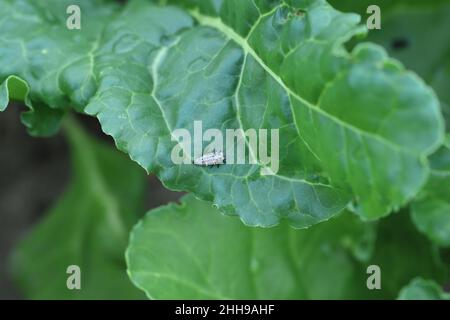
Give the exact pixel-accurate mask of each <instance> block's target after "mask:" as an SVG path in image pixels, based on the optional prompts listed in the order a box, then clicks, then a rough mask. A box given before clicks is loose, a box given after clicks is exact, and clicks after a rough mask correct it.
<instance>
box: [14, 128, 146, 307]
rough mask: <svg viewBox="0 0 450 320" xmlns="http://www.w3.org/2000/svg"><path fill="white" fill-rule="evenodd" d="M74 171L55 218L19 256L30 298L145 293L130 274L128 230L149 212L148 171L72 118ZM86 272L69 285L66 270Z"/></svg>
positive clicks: (17, 265)
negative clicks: (127, 266) (72, 287)
mask: <svg viewBox="0 0 450 320" xmlns="http://www.w3.org/2000/svg"><path fill="white" fill-rule="evenodd" d="M67 129H68V130H67V133H68V138H69V142H70V145H71V148H72V162H73V164H72V166H73V177H72V181H71V183H70V185H69V187H68V189H67V190H66V191H65V192H64V194H63V196H62V198H61V199H60V200H59V201H58V203H57V204H56V205H55V206H54V207H53V208H52V209H50V210H49V212H48V214H47V216H46V217H45V218H44V220H43V221H41V222H40V223H39V224H38V225H37V227H36V228H35V229H34V230H33V231H32V232H31V233H30V234H29V235H27V237H26V238H25V239H24V240H23V241H22V242H21V243H20V244H19V246H18V247H17V248H16V250H15V251H14V254H13V255H12V259H11V263H12V270H13V272H14V276H15V278H16V280H17V283H18V285H19V287H20V289H21V290H22V292H23V294H24V295H25V297H26V298H28V299H140V298H143V295H142V294H141V293H140V292H139V290H137V289H136V288H135V287H134V286H133V285H132V283H131V282H130V280H129V279H128V277H127V276H126V272H125V261H124V255H123V252H124V250H125V247H126V243H127V238H128V232H129V229H130V228H131V226H132V225H133V223H135V222H136V220H137V217H138V214H139V213H140V212H142V211H141V210H142V209H141V205H140V204H141V203H142V200H143V194H144V186H145V174H143V172H141V169H140V168H139V167H138V166H137V165H135V164H133V163H132V162H130V161H129V159H127V158H126V157H124V156H123V155H122V154H120V152H118V151H115V150H113V149H110V148H109V147H106V146H105V145H103V144H100V143H98V142H93V140H92V139H91V138H89V137H87V136H86V135H85V133H83V132H82V131H81V130H80V128H78V127H77V126H75V125H74V124H73V123H68V125H67ZM71 265H77V266H79V267H80V270H81V278H80V280H81V281H80V283H81V290H69V289H68V287H67V284H66V283H67V279H68V278H69V276H70V274H67V273H66V270H67V268H68V267H69V266H71Z"/></svg>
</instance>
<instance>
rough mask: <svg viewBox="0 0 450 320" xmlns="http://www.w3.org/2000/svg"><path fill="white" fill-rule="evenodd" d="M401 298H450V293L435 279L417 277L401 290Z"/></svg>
mask: <svg viewBox="0 0 450 320" xmlns="http://www.w3.org/2000/svg"><path fill="white" fill-rule="evenodd" d="M398 298H399V299H400V300H450V294H448V293H445V292H444V291H443V290H442V288H441V287H440V286H439V285H438V284H437V283H436V282H434V281H430V280H425V279H421V278H417V279H414V280H412V281H411V283H410V284H408V285H407V286H406V287H404V288H403V289H402V291H400V295H399V297H398Z"/></svg>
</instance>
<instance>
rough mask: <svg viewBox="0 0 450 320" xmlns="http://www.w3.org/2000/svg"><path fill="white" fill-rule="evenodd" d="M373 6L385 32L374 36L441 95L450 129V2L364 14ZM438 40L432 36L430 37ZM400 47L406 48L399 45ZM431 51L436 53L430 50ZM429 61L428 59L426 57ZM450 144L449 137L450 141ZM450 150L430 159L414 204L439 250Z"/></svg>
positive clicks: (448, 214)
mask: <svg viewBox="0 0 450 320" xmlns="http://www.w3.org/2000/svg"><path fill="white" fill-rule="evenodd" d="M333 3H334V4H336V5H337V6H338V7H340V8H342V9H347V10H350V8H353V9H355V6H354V4H353V1H350V0H349V1H333ZM369 4H377V5H379V6H380V8H381V12H382V17H383V25H382V30H373V31H371V32H370V34H369V39H370V40H371V41H374V42H377V43H379V44H381V45H383V46H384V47H385V48H386V49H387V50H388V51H389V54H390V55H392V56H394V57H396V58H398V59H400V60H401V61H402V62H404V63H405V64H406V65H407V66H408V67H409V68H411V69H412V70H414V71H416V72H417V73H418V74H419V75H420V76H421V77H422V78H423V79H425V80H426V81H427V82H428V83H429V84H430V85H432V87H433V88H434V89H435V90H436V93H437V94H438V97H439V99H440V101H441V105H442V108H443V111H444V116H445V119H446V122H447V130H448V128H449V125H450V114H449V106H450V96H449V92H450V91H449V90H448V89H449V88H450V51H449V50H450V39H449V37H448V34H447V30H448V29H449V28H450V20H449V19H448V16H449V14H450V4H449V2H448V1H414V2H412V1H395V2H392V1H384V0H378V1H376V2H370V1H360V5H361V8H360V11H359V12H360V13H361V14H365V8H367V6H368V5H369ZM431 33H432V34H433V36H430V34H431ZM400 44H401V45H400ZM430 48H432V50H430ZM425 56H426V59H424V57H425ZM447 141H448V138H447ZM449 163H450V151H449V143H448V142H447V144H446V145H445V146H443V147H442V148H440V149H439V150H438V151H437V152H436V153H435V154H433V155H432V157H431V167H432V174H431V176H430V178H429V181H428V183H427V186H426V187H425V190H424V191H423V192H422V193H421V194H420V196H419V197H418V198H417V199H415V201H413V203H412V208H411V213H412V218H413V221H414V222H415V223H416V226H417V228H418V229H419V230H421V231H422V232H424V233H425V234H426V235H428V236H429V237H430V238H431V239H432V240H433V241H435V242H436V243H437V244H439V245H443V246H448V245H450V178H449V172H450V171H449V170H450V166H449Z"/></svg>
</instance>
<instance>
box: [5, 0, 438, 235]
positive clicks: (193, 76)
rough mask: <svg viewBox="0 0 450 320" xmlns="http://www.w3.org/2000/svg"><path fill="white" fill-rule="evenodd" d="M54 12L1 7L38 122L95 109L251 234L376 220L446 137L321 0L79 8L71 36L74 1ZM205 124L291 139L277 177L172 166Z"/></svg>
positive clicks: (155, 168)
mask: <svg viewBox="0 0 450 320" xmlns="http://www.w3.org/2000/svg"><path fill="white" fill-rule="evenodd" d="M72 2H73V1H71V2H70V3H71V4H72ZM44 3H45V2H39V3H36V2H31V1H25V0H22V1H14V2H13V1H3V2H1V4H0V9H1V10H0V12H1V17H0V28H1V29H2V31H3V32H2V34H1V35H0V44H1V46H0V47H1V49H0V65H1V66H2V67H0V79H4V78H5V77H7V76H9V75H11V74H15V75H18V76H20V77H22V78H23V79H25V80H26V81H27V82H28V83H29V85H30V88H31V92H30V97H31V101H33V102H34V101H36V102H35V103H34V105H33V107H34V110H35V112H38V113H39V115H40V116H41V118H39V117H32V119H33V120H34V122H33V121H32V120H29V121H28V123H29V124H30V123H35V122H38V121H37V120H38V119H48V118H49V113H51V112H58V114H60V113H62V112H64V110H66V109H67V108H68V107H69V106H73V107H75V109H76V110H78V111H84V112H87V113H89V114H92V115H95V116H97V117H98V119H99V120H100V122H101V124H102V127H103V130H104V131H105V132H106V133H107V134H110V135H112V136H113V137H114V139H115V141H116V144H117V146H118V147H119V148H120V149H121V150H124V151H126V152H127V153H129V154H130V156H131V158H133V159H134V160H136V161H137V162H138V163H139V164H141V165H142V166H143V167H144V168H145V169H147V170H148V171H152V172H155V173H156V174H157V175H158V176H159V177H160V179H161V180H162V181H163V183H164V184H165V185H166V186H167V187H169V188H172V189H177V190H186V191H191V192H193V193H194V194H195V195H196V196H198V197H200V198H202V199H205V200H209V201H213V202H214V203H215V204H216V205H217V206H218V207H219V208H220V210H221V211H222V212H225V213H227V214H233V215H239V216H240V217H241V219H242V220H243V221H244V223H246V224H249V225H253V226H272V225H275V224H277V223H278V222H279V221H280V220H282V219H288V220H289V221H290V223H291V225H293V226H295V227H308V226H310V225H312V224H314V223H317V222H319V221H323V220H327V219H329V218H330V217H331V216H333V215H334V214H336V213H338V212H339V211H341V210H342V209H343V208H344V207H345V206H346V205H347V204H348V202H349V201H353V202H354V207H355V208H356V209H357V211H358V212H359V213H360V214H361V216H363V217H365V218H377V217H380V216H383V215H386V214H388V213H389V212H391V211H392V210H394V209H397V208H398V207H400V206H402V205H404V204H405V203H406V202H407V201H408V200H409V199H411V197H413V196H414V195H415V194H416V193H417V192H418V191H419V189H420V188H421V187H422V186H423V184H424V183H425V181H426V179H427V176H428V168H427V164H426V161H425V157H426V156H427V155H428V154H429V153H430V152H432V151H434V150H435V149H436V148H437V146H438V145H439V144H440V143H441V140H442V137H443V121H442V119H441V115H440V111H439V105H438V102H437V99H436V98H435V96H434V94H433V92H432V91H431V90H430V89H429V88H427V87H426V86H425V85H424V83H423V82H422V81H421V80H420V79H418V78H417V77H416V76H414V75H413V74H411V73H408V72H406V71H405V70H404V69H403V67H402V66H401V65H400V64H399V63H397V62H395V61H392V60H390V59H389V58H388V57H387V56H386V54H385V53H384V51H383V50H381V49H380V48H379V47H376V46H373V45H369V44H362V45H360V46H358V47H357V48H355V49H354V50H353V51H352V52H351V53H349V52H347V51H346V50H345V49H344V48H343V46H342V44H343V43H344V42H345V41H347V40H348V39H350V38H351V37H352V36H353V35H355V34H361V32H362V31H363V30H362V29H361V27H359V26H358V22H359V18H358V16H357V15H354V14H342V13H340V12H338V11H336V10H334V9H333V8H332V7H331V6H329V5H328V4H327V3H326V2H325V1H323V0H297V1H294V0H292V1H283V2H282V1H268V0H263V1H252V0H230V1H208V0H204V1H180V2H178V1H175V2H174V3H175V4H177V5H181V6H182V7H183V9H181V8H177V7H172V6H163V7H159V6H156V5H152V4H150V3H148V2H147V1H131V2H130V3H129V4H127V5H126V6H125V7H120V8H119V7H116V6H109V5H106V4H104V3H103V2H101V1H75V2H74V3H79V4H80V6H81V8H82V12H83V26H82V29H81V30H73V31H69V30H66V29H65V26H64V20H65V17H66V15H65V11H64V10H63V9H64V8H65V7H64V5H65V4H68V3H69V2H66V1H58V2H57V3H58V4H57V5H55V6H53V7H51V8H50V9H46V8H47V7H48V3H51V4H53V3H54V1H53V2H47V6H45V5H44ZM195 120H202V121H203V128H204V130H206V129H209V128H218V129H220V130H222V131H225V129H230V128H232V129H237V128H241V129H244V130H246V129H249V128H254V129H259V128H266V129H279V130H280V150H279V151H280V170H279V171H278V172H277V173H276V174H275V175H261V169H263V167H264V166H263V165H262V164H261V163H257V164H248V165H224V166H222V167H220V168H213V169H211V168H199V167H196V166H193V165H190V164H186V165H174V164H173V163H172V161H171V158H170V154H171V151H172V149H173V147H174V146H175V145H176V143H177V142H176V141H172V139H171V138H172V137H171V132H172V131H173V130H174V129H177V128H185V129H188V130H189V131H190V132H191V133H192V132H193V123H194V121H195ZM248 158H249V160H250V158H252V159H254V154H252V153H250V155H248Z"/></svg>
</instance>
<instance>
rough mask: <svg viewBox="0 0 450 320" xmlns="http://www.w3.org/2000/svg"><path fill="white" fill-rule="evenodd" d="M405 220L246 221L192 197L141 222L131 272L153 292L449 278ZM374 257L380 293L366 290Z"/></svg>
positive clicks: (269, 295) (169, 295) (232, 294)
mask: <svg viewBox="0 0 450 320" xmlns="http://www.w3.org/2000/svg"><path fill="white" fill-rule="evenodd" d="M405 218H406V219H405ZM407 218H408V215H407V214H398V215H395V216H394V217H390V218H389V219H387V220H383V221H381V222H380V224H379V226H378V227H377V225H376V224H374V223H367V222H366V223H363V222H361V221H360V220H359V219H358V217H356V216H355V215H353V214H351V213H349V212H345V213H343V214H342V215H340V216H339V217H336V218H333V219H332V220H330V221H329V222H327V223H324V224H319V225H317V226H313V227H311V228H309V229H306V230H296V229H293V228H290V227H289V226H288V225H287V224H286V223H283V224H281V225H280V226H277V227H275V228H271V229H261V228H247V227H245V226H243V225H242V224H241V223H239V222H238V221H236V220H235V219H231V218H229V217H225V216H221V215H219V214H217V212H216V210H215V209H214V208H213V207H212V206H211V205H210V204H208V203H207V202H203V201H199V200H195V199H194V197H193V196H187V197H185V198H183V199H182V201H181V205H175V204H172V205H169V206H166V207H161V208H158V209H156V210H153V211H150V212H149V213H148V214H147V215H146V216H145V218H144V219H143V220H142V221H141V222H140V223H139V224H138V225H136V227H135V228H134V229H133V231H132V233H131V238H130V243H129V247H128V250H127V253H126V259H127V265H128V273H129V275H130V277H131V279H132V281H133V283H134V284H135V285H136V286H137V287H139V288H141V289H142V290H144V291H145V292H146V294H147V296H148V297H149V298H153V299H365V298H374V299H378V298H385V299H392V298H396V297H397V295H398V292H399V290H400V289H401V288H402V287H403V286H404V285H406V284H407V283H408V282H409V281H410V280H411V279H412V278H413V277H415V276H423V277H427V278H430V279H435V280H436V281H439V282H442V281H445V280H444V279H445V276H446V275H445V270H444V269H443V268H442V267H441V266H439V265H437V264H436V263H435V262H434V258H433V256H432V255H431V254H430V243H429V242H428V241H426V240H425V239H424V237H421V235H420V234H419V233H418V232H417V231H416V230H415V229H414V226H413V225H412V224H411V223H410V222H409V221H408V219H407ZM411 261H414V263H412V264H411ZM371 264H376V265H379V266H380V268H381V273H382V276H381V286H382V289H381V290H368V289H367V287H366V280H367V277H368V276H369V275H368V274H367V273H366V268H367V266H369V265H371Z"/></svg>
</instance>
